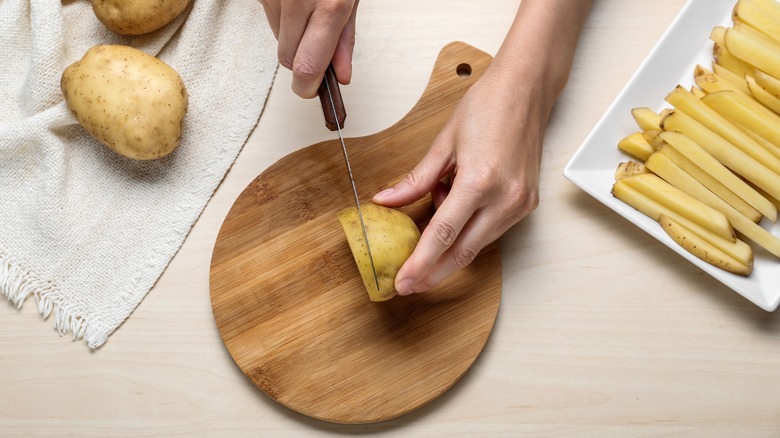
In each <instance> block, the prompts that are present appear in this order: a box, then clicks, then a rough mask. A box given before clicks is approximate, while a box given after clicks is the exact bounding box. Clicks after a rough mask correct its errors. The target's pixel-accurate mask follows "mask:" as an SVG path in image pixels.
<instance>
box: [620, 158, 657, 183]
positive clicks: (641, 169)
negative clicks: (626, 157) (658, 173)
mask: <svg viewBox="0 0 780 438" xmlns="http://www.w3.org/2000/svg"><path fill="white" fill-rule="evenodd" d="M645 173H650V171H649V170H647V167H646V166H645V165H644V164H643V163H640V162H638V161H623V162H622V163H620V164H618V167H617V170H615V181H618V180H621V179H623V178H626V177H629V176H634V175H642V174H645Z"/></svg>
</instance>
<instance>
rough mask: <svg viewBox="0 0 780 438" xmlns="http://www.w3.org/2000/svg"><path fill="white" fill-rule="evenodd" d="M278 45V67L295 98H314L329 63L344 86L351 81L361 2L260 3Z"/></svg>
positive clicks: (286, 0)
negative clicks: (286, 71)
mask: <svg viewBox="0 0 780 438" xmlns="http://www.w3.org/2000/svg"><path fill="white" fill-rule="evenodd" d="M259 1H260V3H261V4H262V5H263V10H264V11H265V15H266V16H267V17H268V23H269V24H270V25H271V30H272V31H273V33H274V36H276V39H277V40H278V41H279V50H278V55H279V63H280V64H281V65H282V66H283V67H285V68H288V69H290V70H292V73H293V79H292V90H293V92H294V93H295V94H297V95H299V96H301V97H304V98H312V97H314V96H316V95H317V88H319V86H320V83H321V82H322V77H323V76H324V74H325V70H326V69H327V68H328V65H329V64H330V63H332V64H333V69H334V71H335V72H336V78H337V79H338V81H339V83H341V84H345V85H346V84H348V83H349V82H350V80H351V77H352V51H353V48H354V46H355V15H356V13H357V6H358V0H259Z"/></svg>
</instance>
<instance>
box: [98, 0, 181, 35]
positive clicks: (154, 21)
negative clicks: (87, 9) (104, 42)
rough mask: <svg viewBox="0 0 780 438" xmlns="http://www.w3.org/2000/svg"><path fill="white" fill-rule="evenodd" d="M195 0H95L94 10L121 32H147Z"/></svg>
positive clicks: (165, 21) (171, 19) (130, 33)
mask: <svg viewBox="0 0 780 438" xmlns="http://www.w3.org/2000/svg"><path fill="white" fill-rule="evenodd" d="M190 1H191V0H92V10H93V11H94V12H95V16H97V18H98V20H100V22H101V23H103V24H104V25H105V26H106V27H107V28H109V29H111V30H113V31H114V32H116V33H118V34H121V35H143V34H145V33H149V32H152V31H155V30H157V29H159V28H161V27H163V26H165V25H166V24H168V23H170V22H171V21H173V20H174V19H175V18H176V17H178V16H179V14H181V13H182V11H184V9H185V8H186V7H187V5H189V4H190Z"/></svg>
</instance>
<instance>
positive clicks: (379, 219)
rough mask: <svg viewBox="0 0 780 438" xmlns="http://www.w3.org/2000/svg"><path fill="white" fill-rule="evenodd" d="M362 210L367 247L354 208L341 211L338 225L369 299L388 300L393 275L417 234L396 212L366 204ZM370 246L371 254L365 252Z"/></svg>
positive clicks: (393, 294)
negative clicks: (342, 231)
mask: <svg viewBox="0 0 780 438" xmlns="http://www.w3.org/2000/svg"><path fill="white" fill-rule="evenodd" d="M361 211H362V213H363V223H365V225H366V235H367V236H368V246H366V244H365V240H366V239H365V237H364V235H363V227H362V225H361V223H360V216H359V215H358V210H357V207H350V208H346V209H344V210H341V211H340V212H339V213H338V218H339V222H340V223H341V227H342V228H343V229H344V234H346V236H347V242H348V243H349V248H350V250H351V251H352V256H353V257H354V258H355V262H356V263H357V266H358V270H359V271H360V276H361V277H362V279H363V284H364V285H365V286H366V290H367V291H368V296H369V298H370V299H371V301H385V300H389V299H390V298H393V297H394V296H395V294H396V291H395V287H394V285H393V282H394V281H395V276H396V274H398V270H399V269H400V268H401V265H403V264H404V262H405V261H406V259H407V258H409V255H410V254H411V253H412V251H413V250H414V247H415V246H416V245H417V241H418V240H420V231H419V230H418V229H417V225H415V223H414V221H412V219H411V218H410V217H409V216H407V215H406V214H404V213H403V212H401V211H399V210H395V209H392V208H387V207H383V206H381V205H376V204H365V205H363V206H362V207H361ZM369 247H370V248H371V255H369V253H368V248H369ZM374 269H376V275H377V277H376V279H375V278H374ZM377 282H378V284H377Z"/></svg>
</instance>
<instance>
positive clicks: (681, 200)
mask: <svg viewBox="0 0 780 438" xmlns="http://www.w3.org/2000/svg"><path fill="white" fill-rule="evenodd" d="M651 158H652V156H651ZM651 170H652V169H651ZM620 181H623V182H625V183H626V184H627V185H628V186H629V187H631V188H633V189H635V190H637V191H638V192H640V193H642V194H643V195H645V196H647V197H648V198H650V199H652V200H654V201H656V202H658V203H659V204H661V205H663V206H665V207H666V208H668V209H670V210H671V211H673V212H675V213H676V214H677V215H679V216H682V217H684V218H686V219H688V220H690V221H691V222H694V223H696V224H698V225H700V226H701V227H703V228H706V229H707V230H709V231H711V232H713V233H715V234H717V235H719V236H720V237H723V238H724V239H729V240H733V239H735V238H736V236H735V234H734V229H733V228H732V227H731V223H729V221H728V219H727V218H726V216H725V215H724V214H723V213H721V212H719V211H717V210H715V209H713V208H708V207H707V205H706V202H704V201H702V200H701V199H697V198H694V197H693V195H690V194H687V193H685V192H684V191H683V190H682V189H681V188H678V187H675V186H674V185H673V184H671V183H669V182H667V181H664V180H663V179H661V178H659V176H658V175H655V174H652V173H643V174H639V175H634V176H630V177H625V178H622V179H620ZM705 190H706V189H705ZM713 196H715V195H713Z"/></svg>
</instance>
